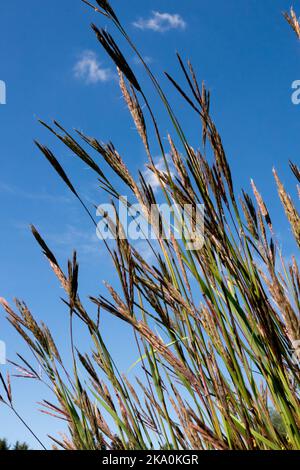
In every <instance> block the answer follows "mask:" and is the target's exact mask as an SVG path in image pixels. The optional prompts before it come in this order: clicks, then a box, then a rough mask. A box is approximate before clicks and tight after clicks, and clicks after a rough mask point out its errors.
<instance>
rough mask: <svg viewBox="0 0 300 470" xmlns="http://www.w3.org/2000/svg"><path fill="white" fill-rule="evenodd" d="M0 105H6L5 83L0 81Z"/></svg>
mask: <svg viewBox="0 0 300 470" xmlns="http://www.w3.org/2000/svg"><path fill="white" fill-rule="evenodd" d="M0 104H6V83H5V82H4V81H3V80H0Z"/></svg>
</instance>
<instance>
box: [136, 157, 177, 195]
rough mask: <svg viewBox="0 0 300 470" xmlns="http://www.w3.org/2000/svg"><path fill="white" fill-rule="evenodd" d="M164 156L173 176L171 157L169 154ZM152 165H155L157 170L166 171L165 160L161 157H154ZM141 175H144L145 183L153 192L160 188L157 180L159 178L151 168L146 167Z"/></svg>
mask: <svg viewBox="0 0 300 470" xmlns="http://www.w3.org/2000/svg"><path fill="white" fill-rule="evenodd" d="M166 158H167V162H168V165H169V170H170V173H171V176H172V177H173V176H174V169H172V161H171V157H170V155H168V154H167V155H166ZM154 165H155V167H156V169H157V170H158V171H161V172H163V173H167V170H166V165H165V161H164V158H163V157H159V158H156V159H155V161H154ZM143 177H144V179H145V181H146V183H147V184H148V185H150V186H151V188H152V190H153V191H154V192H157V191H158V190H159V189H160V187H161V184H160V182H159V179H158V178H157V176H156V174H155V173H154V172H153V171H152V170H150V168H147V169H146V170H145V171H144V172H143Z"/></svg>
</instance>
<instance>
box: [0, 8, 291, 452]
mask: <svg viewBox="0 0 300 470" xmlns="http://www.w3.org/2000/svg"><path fill="white" fill-rule="evenodd" d="M84 1H85V0H84ZM85 3H86V4H87V5H88V6H90V7H92V8H94V9H95V12H96V13H100V14H102V15H105V16H106V17H107V18H108V19H109V20H110V22H111V24H112V26H114V27H115V28H116V29H117V30H119V32H121V34H122V35H123V38H124V40H125V41H126V42H127V43H128V44H129V45H130V47H131V48H132V49H133V51H134V53H135V54H137V56H138V57H139V59H140V60H141V61H142V63H143V65H144V69H145V73H146V75H147V76H148V78H149V79H150V80H151V82H152V84H153V87H154V88H155V90H156V91H157V93H158V96H159V97H160V99H161V103H162V105H163V107H164V108H165V109H166V111H167V113H168V115H169V117H170V120H171V122H172V124H173V133H174V135H173V136H170V135H169V136H168V142H169V144H168V145H166V144H165V142H166V141H165V140H164V139H163V136H162V135H161V132H160V129H159V124H158V121H157V119H156V117H155V115H154V112H153V110H152V107H151V104H150V103H149V101H148V99H147V96H146V95H145V93H144V91H143V88H142V85H141V83H140V81H139V80H138V79H137V77H136V75H135V74H134V72H133V70H132V69H131V67H130V66H129V64H128V62H127V61H126V59H125V57H124V56H123V54H122V52H121V50H120V49H119V47H118V45H117V44H116V43H115V41H114V39H113V37H112V36H111V35H110V34H109V33H108V32H106V31H104V30H103V29H100V28H99V27H98V26H96V25H93V30H94V31H95V34H96V38H97V39H98V41H99V42H100V43H101V45H102V46H103V48H104V49H105V51H106V52H107V54H108V55H109V56H110V57H111V59H112V60H113V62H114V63H115V65H116V67H117V68H118V72H119V76H120V87H121V90H122V93H123V96H124V99H125V102H126V103H127V105H128V109H129V111H130V113H131V115H132V118H133V120H134V123H135V125H136V128H137V130H138V132H139V134H140V136H141V140H142V142H143V144H144V147H145V153H146V155H147V156H148V158H149V168H150V169H151V170H152V171H153V172H154V174H155V176H156V178H158V180H159V182H160V186H161V195H160V198H161V197H163V198H164V201H165V203H167V204H169V205H172V204H174V203H175V204H177V207H179V208H183V207H184V205H186V204H191V205H192V206H193V207H196V205H197V204H200V203H201V204H204V206H205V237H204V238H205V242H204V245H203V247H202V248H201V249H199V250H190V249H188V247H187V243H188V240H187V239H183V240H182V241H178V240H176V239H175V237H171V239H169V240H168V239H165V237H163V235H162V231H161V230H158V227H157V226H154V227H153V229H154V230H155V231H156V234H157V237H158V240H157V242H153V241H151V240H149V245H150V247H152V249H153V253H154V255H155V263H153V264H151V263H148V262H147V261H146V260H145V259H144V258H143V255H142V253H139V250H138V249H137V247H136V245H134V244H133V243H132V242H131V241H130V240H128V239H123V238H122V237H121V233H122V227H120V223H119V219H118V217H116V222H115V226H114V221H113V220H110V221H109V224H110V227H111V230H113V231H114V232H115V233H116V234H117V237H116V241H115V245H114V247H113V248H112V246H111V245H110V244H107V245H106V247H107V249H108V250H109V253H110V255H111V257H112V260H113V263H114V269H115V276H116V280H117V279H118V281H119V288H116V287H115V286H114V287H113V286H111V285H108V284H107V285H106V287H107V296H105V297H104V296H102V295H99V296H97V295H95V296H93V297H91V298H90V300H91V302H92V303H93V304H94V305H95V306H96V307H97V310H98V316H96V317H94V316H93V315H92V314H90V313H89V312H88V310H87V309H88V308H90V305H88V306H87V307H86V306H84V305H83V303H82V301H81V300H80V296H79V292H78V269H79V267H78V262H77V257H76V253H74V255H73V257H72V259H71V260H70V261H69V263H68V269H67V271H66V272H63V270H62V268H61V267H60V266H59V264H58V261H57V259H56V258H55V256H54V254H53V253H52V252H51V250H50V248H49V247H48V245H47V244H46V242H45V241H44V240H43V238H42V236H41V235H40V234H39V233H38V232H37V230H36V229H35V228H34V227H32V232H33V235H34V237H35V239H36V241H37V242H38V244H39V245H40V247H41V248H42V251H43V253H44V254H45V256H46V258H47V259H48V261H49V263H50V266H51V268H52V270H53V271H54V274H55V275H56V277H57V278H58V280H59V282H60V284H61V286H62V287H63V289H64V291H65V294H66V297H65V300H64V302H65V305H66V310H67V311H68V315H69V318H70V336H71V344H72V348H71V349H72V357H73V367H72V368H71V370H66V368H65V364H64V361H63V359H62V357H61V355H60V352H59V351H58V349H57V347H56V345H55V340H54V338H53V336H52V334H51V333H50V331H49V329H48V328H47V327H46V326H45V325H44V324H39V323H38V322H37V321H36V320H35V319H34V317H33V316H32V314H31V313H30V311H29V309H28V307H27V306H26V305H25V304H24V303H23V302H20V301H17V302H16V305H17V309H18V313H16V312H15V311H14V310H13V309H12V308H11V307H10V306H9V304H8V303H7V302H6V301H4V300H2V304H3V306H4V308H5V310H6V312H7V317H8V320H9V321H10V323H11V324H12V325H13V327H14V328H15V329H16V330H17V331H18V333H19V334H20V335H21V336H22V337H23V338H24V340H25V341H26V343H27V344H28V346H29V348H30V349H31V352H32V353H33V355H34V357H35V360H36V361H37V363H38V364H39V365H40V367H41V368H42V370H43V372H44V377H46V378H47V380H46V385H47V386H48V387H50V388H51V390H52V392H53V395H54V398H53V403H49V402H48V401H47V402H44V406H45V411H46V412H48V413H50V414H52V415H54V416H56V417H59V418H62V419H63V420H65V422H66V424H67V427H68V433H67V435H65V436H64V437H63V438H62V439H61V440H58V439H57V438H56V437H53V440H54V441H55V445H57V446H59V447H62V448H64V449H94V450H96V449H102V448H107V449H109V448H112V449H135V450H137V449H157V448H163V449H205V450H210V449H218V450H228V449H233V450H267V449H271V450H286V449H300V412H299V410H300V408H299V379H300V376H299V361H298V360H297V354H296V352H295V350H297V346H299V341H300V324H299V311H300V310H299V309H300V295H299V294H300V274H299V268H298V265H297V260H296V258H292V260H291V261H290V262H288V263H287V262H286V261H285V260H284V257H283V256H282V252H281V248H280V247H279V246H278V243H277V240H276V236H275V226H274V225H273V222H272V215H271V213H270V211H269V210H268V208H267V206H266V204H265V202H264V200H263V197H262V195H261V194H260V192H259V190H258V189H257V188H256V186H255V183H254V182H253V181H252V188H253V195H250V194H247V193H246V192H243V193H242V194H241V195H240V196H238V195H237V194H236V191H235V185H234V177H233V176H232V173H231V169H230V166H229V163H228V160H227V157H226V153H225V150H224V148H223V145H222V140H221V137H220V135H219V133H218V131H217V128H216V125H215V124H214V122H213V119H212V117H211V115H210V95H209V92H208V91H207V90H206V88H205V86H204V85H203V84H199V83H198V81H197V78H196V73H195V71H194V70H193V67H192V65H191V64H190V63H188V64H187V65H185V64H184V62H183V60H182V59H181V57H180V56H178V62H179V67H180V69H181V71H182V73H183V76H184V79H185V84H179V83H178V82H177V81H175V80H174V79H173V78H172V77H171V76H170V75H168V74H167V77H168V78H169V80H170V81H171V82H172V83H173V85H174V86H175V88H176V89H177V91H178V93H179V95H180V96H181V98H182V100H183V101H184V102H185V103H186V105H187V106H188V107H191V108H192V110H193V111H194V112H195V125H198V122H199V119H200V120H201V123H202V130H203V132H202V142H200V143H199V149H198V150H195V149H194V148H192V147H191V145H190V144H189V142H188V139H187V137H186V135H185V132H184V125H183V124H181V123H180V122H179V120H178V119H177V117H176V115H175V113H174V111H173V109H172V105H171V103H169V102H168V100H167V98H166V96H165V94H164V92H163V90H162V88H161V86H160V84H159V83H158V81H157V79H156V78H155V76H154V75H153V73H152V72H151V70H150V69H149V67H148V65H147V64H146V63H145V61H144V60H143V57H142V56H141V55H140V54H139V51H138V49H137V48H136V46H135V45H134V44H133V42H132V41H131V39H130V37H129V36H128V35H127V33H126V31H125V30H124V28H123V26H122V23H121V21H120V20H119V18H118V17H117V15H116V13H115V12H114V10H113V9H112V7H111V6H110V5H109V3H108V2H107V1H106V0H98V1H97V6H94V5H92V4H91V3H90V2H87V1H85ZM98 16H99V15H98ZM99 19H100V20H101V17H100V16H99ZM287 19H288V21H289V22H290V23H291V24H292V25H293V27H294V29H295V30H296V32H297V31H299V25H298V23H297V19H296V16H295V15H294V13H293V11H292V14H291V15H287ZM43 124H44V125H45V126H46V127H47V128H48V129H49V130H50V131H51V132H52V133H54V134H55V135H56V136H57V137H58V139H60V140H61V141H62V142H63V143H64V144H65V145H66V146H67V147H68V148H69V149H70V150H71V151H72V153H73V155H74V156H76V157H78V158H79V159H80V160H82V161H83V162H84V163H85V164H86V165H88V166H89V167H90V168H91V169H92V170H93V171H94V173H95V176H96V177H97V178H98V180H99V182H100V186H101V187H102V188H104V189H105V190H106V191H107V193H108V194H109V196H110V197H111V198H112V199H117V198H118V197H119V194H118V191H117V189H116V188H115V187H114V186H113V185H112V184H111V182H110V180H109V179H108V177H107V176H106V175H105V170H104V169H103V168H102V164H101V163H100V164H98V162H99V160H100V162H101V159H103V160H105V161H106V163H108V165H109V166H110V167H111V168H112V169H113V171H114V172H115V173H116V175H118V177H119V178H120V179H121V180H122V181H123V182H124V183H125V184H126V186H127V188H128V194H127V195H128V201H130V204H131V203H134V202H139V204H141V206H142V209H143V214H144V216H145V218H146V219H149V220H148V221H149V223H151V219H150V218H149V213H150V208H151V205H152V204H155V203H156V194H155V193H154V192H153V190H152V188H151V187H150V186H149V185H148V184H147V182H146V181H145V179H144V178H143V175H142V174H141V175H140V179H139V181H136V180H135V179H134V178H133V177H132V175H131V174H130V171H129V169H128V168H127V166H126V164H125V162H124V161H123V159H122V157H121V156H120V154H119V153H118V152H117V150H116V149H115V147H114V146H113V145H112V144H111V143H109V144H103V143H102V142H100V141H99V140H97V139H94V138H91V137H88V136H86V135H84V134H83V133H81V132H78V133H77V134H76V135H75V136H74V135H71V134H70V133H68V132H67V131H66V130H65V129H64V128H63V127H62V126H61V125H60V124H58V123H57V122H54V124H53V126H49V125H48V124H45V123H43ZM153 136H154V137H155V139H156V140H157V142H158V145H159V147H160V150H161V154H162V156H163V158H164V162H165V169H164V171H162V170H161V169H159V168H156V167H155V164H154V160H153V153H152V148H151V145H150V142H153ZM175 142H176V143H175ZM37 145H38V146H39V148H40V150H41V151H42V152H43V153H44V155H45V157H46V158H47V159H48V161H49V162H50V164H51V165H52V167H53V168H54V169H55V170H56V172H57V173H58V175H59V176H60V177H61V178H62V179H63V180H64V182H65V184H66V185H67V186H68V187H69V189H70V190H71V191H72V193H73V194H74V195H75V197H76V198H78V200H79V201H80V203H81V204H82V205H83V207H84V209H85V210H86V211H87V213H88V215H89V217H90V218H91V220H92V222H93V223H96V222H95V221H94V218H93V214H92V212H91V210H90V209H89V208H88V207H87V206H86V205H85V203H84V202H83V200H82V199H81V197H80V195H79V194H78V192H77V190H76V188H75V185H74V184H73V183H72V182H71V181H70V179H69V177H68V176H67V175H66V173H65V172H64V170H63V168H62V167H61V165H60V164H59V162H58V160H57V159H56V157H55V156H54V154H53V153H52V152H51V151H50V150H49V149H48V148H47V147H45V146H43V145H41V144H39V143H38V144H37ZM95 153H96V156H95V158H94V157H92V154H95ZM167 154H168V155H170V158H171V162H170V158H168V157H167ZM99 157H100V159H99ZM290 166H291V169H292V171H293V173H294V175H295V177H296V179H297V180H298V182H300V173H299V168H298V167H297V166H296V165H295V164H292V163H290ZM273 172H274V178H275V183H276V185H277V188H278V193H279V197H280V200H281V202H282V205H283V209H284V211H285V213H286V216H287V219H288V221H289V223H290V226H291V236H292V234H293V235H294V238H295V241H296V244H297V245H298V246H299V245H300V218H299V213H298V212H297V209H296V206H295V203H294V202H293V200H292V198H291V197H290V195H289V194H288V193H287V192H286V189H285V188H284V186H283V184H282V182H281V180H280V177H279V176H278V174H277V173H276V170H273ZM298 191H299V186H298ZM128 205H129V203H128ZM128 210H130V206H129V207H128ZM116 211H117V209H116ZM161 224H162V225H163V220H162V221H161ZM200 235H201V234H200V233H199V238H200ZM186 238H188V237H186ZM156 243H158V245H159V247H157V245H156ZM93 310H94V309H93ZM100 311H101V312H103V311H106V312H108V313H109V314H110V315H113V316H115V317H117V318H118V319H119V320H120V322H125V323H126V324H127V325H129V326H130V327H131V328H132V330H133V333H134V337H135V339H136V348H137V357H139V358H140V359H139V361H138V362H137V364H136V365H135V373H136V374H137V377H136V381H135V383H129V380H128V379H127V377H126V376H125V375H122V374H121V373H120V372H119V370H118V367H117V365H116V363H115V361H114V359H113V358H112V356H111V354H110V352H109V351H108V349H107V347H106V344H105V341H104V338H103V337H102V334H101V328H100V326H99V312H100ZM75 318H77V319H79V320H80V321H81V322H82V323H83V324H84V325H85V326H86V329H87V331H88V333H89V337H90V340H91V344H90V345H89V346H88V345H86V346H85V350H89V352H88V353H80V352H79V351H78V350H77V347H76V344H75V343H76V339H75V338H74V335H73V322H74V319H75ZM20 361H22V364H19V367H21V370H22V371H23V374H24V376H26V377H27V378H28V377H31V378H32V379H36V380H41V378H40V375H39V374H38V373H37V372H36V369H35V366H34V365H32V364H31V363H29V361H27V360H25V359H24V358H22V357H20ZM2 381H3V385H4V387H5V389H6V393H7V400H6V399H5V398H2V400H3V401H4V402H6V403H8V404H10V403H11V402H12V396H11V392H10V387H9V384H8V385H7V383H6V382H5V381H4V378H3V377H2Z"/></svg>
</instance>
